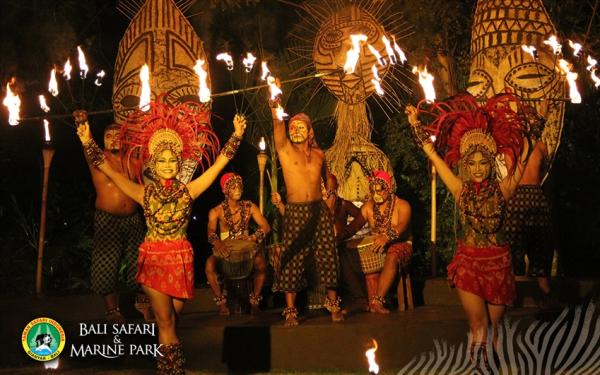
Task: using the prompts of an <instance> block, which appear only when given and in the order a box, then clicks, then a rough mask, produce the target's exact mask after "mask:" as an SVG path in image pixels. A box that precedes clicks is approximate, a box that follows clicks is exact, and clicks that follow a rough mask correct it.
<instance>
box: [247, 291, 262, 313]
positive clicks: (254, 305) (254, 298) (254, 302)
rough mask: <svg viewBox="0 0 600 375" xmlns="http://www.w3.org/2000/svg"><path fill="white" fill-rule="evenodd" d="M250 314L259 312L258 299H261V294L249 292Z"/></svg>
mask: <svg viewBox="0 0 600 375" xmlns="http://www.w3.org/2000/svg"><path fill="white" fill-rule="evenodd" d="M249 300H250V314H251V315H257V314H260V307H259V306H260V301H261V300H262V296H261V295H257V294H255V293H250V296H249Z"/></svg>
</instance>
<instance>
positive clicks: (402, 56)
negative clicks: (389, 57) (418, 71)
mask: <svg viewBox="0 0 600 375" xmlns="http://www.w3.org/2000/svg"><path fill="white" fill-rule="evenodd" d="M392 41H393V42H394V50H395V51H396V53H397V54H398V58H399V59H400V63H402V64H404V63H405V62H407V61H408V59H407V58H406V55H405V54H404V51H402V48H400V46H399V45H398V43H396V37H395V36H393V35H392Z"/></svg>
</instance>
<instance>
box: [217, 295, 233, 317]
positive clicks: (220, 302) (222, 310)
mask: <svg viewBox="0 0 600 375" xmlns="http://www.w3.org/2000/svg"><path fill="white" fill-rule="evenodd" d="M213 301H215V303H216V304H217V307H218V308H219V315H223V316H225V315H229V314H231V312H230V311H229V308H228V307H227V297H225V296H223V295H220V296H218V297H215V298H213Z"/></svg>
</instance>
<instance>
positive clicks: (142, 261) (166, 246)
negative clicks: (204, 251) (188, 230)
mask: <svg viewBox="0 0 600 375" xmlns="http://www.w3.org/2000/svg"><path fill="white" fill-rule="evenodd" d="M135 279H136V281H137V282H138V283H140V284H142V285H145V286H148V287H150V288H152V289H156V290H158V291H159V292H162V293H165V294H167V295H169V296H171V297H175V298H183V299H189V298H192V297H193V294H194V252H193V250H192V245H191V244H190V243H189V242H188V241H187V240H176V241H144V242H143V243H142V244H141V245H140V252H139V255H138V271H137V275H136V277H135Z"/></svg>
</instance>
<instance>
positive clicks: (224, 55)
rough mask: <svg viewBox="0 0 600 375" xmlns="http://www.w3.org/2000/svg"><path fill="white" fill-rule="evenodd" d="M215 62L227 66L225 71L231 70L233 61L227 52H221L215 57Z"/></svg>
mask: <svg viewBox="0 0 600 375" xmlns="http://www.w3.org/2000/svg"><path fill="white" fill-rule="evenodd" d="M217 61H223V62H225V64H226V65H227V70H233V59H232V58H231V55H230V54H229V53H227V52H221V53H219V54H218V55H217Z"/></svg>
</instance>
